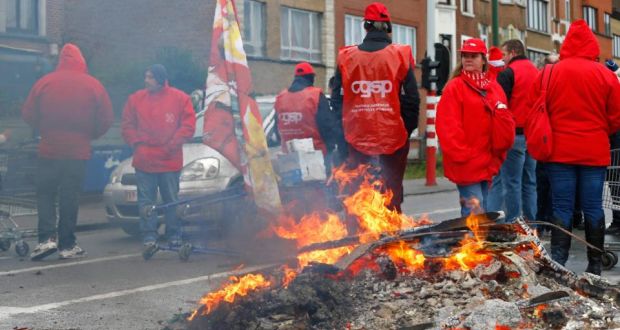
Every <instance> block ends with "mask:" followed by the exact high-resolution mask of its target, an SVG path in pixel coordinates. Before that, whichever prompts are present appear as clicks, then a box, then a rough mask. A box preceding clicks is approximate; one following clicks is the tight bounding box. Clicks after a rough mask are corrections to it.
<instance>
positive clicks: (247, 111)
mask: <svg viewBox="0 0 620 330" xmlns="http://www.w3.org/2000/svg"><path fill="white" fill-rule="evenodd" d="M216 1H217V4H216V7H215V19H214V20H213V38H212V39H211V54H210V58H209V70H208V76H207V85H206V93H205V94H206V95H205V97H206V102H205V106H206V107H207V110H206V112H205V116H204V129H203V131H204V132H203V133H204V134H203V141H204V143H205V144H207V145H208V146H210V147H212V148H214V149H215V150H217V151H219V152H220V153H221V154H222V155H223V156H224V157H226V158H227V159H228V160H230V161H231V162H232V163H233V164H234V165H235V166H236V167H237V168H238V169H239V170H240V171H241V172H242V173H243V177H244V181H245V184H246V187H247V188H248V190H249V191H250V192H251V193H252V194H253V197H254V201H255V203H256V205H257V206H258V207H259V208H260V209H262V210H264V211H267V212H270V213H272V214H277V213H278V212H279V211H280V207H281V203H280V194H279V191H278V184H277V181H276V176H275V173H274V171H273V167H272V165H271V159H270V157H269V149H268V147H267V140H266V138H265V132H264V131H263V123H262V118H261V115H260V112H259V111H258V106H257V104H256V101H255V100H254V99H253V98H252V97H250V95H249V94H250V93H251V91H252V76H251V74H250V68H249V67H248V63H247V58H246V55H245V51H244V49H243V40H242V39H241V29H240V27H239V21H238V19H237V10H236V7H235V4H234V1H233V0H216Z"/></svg>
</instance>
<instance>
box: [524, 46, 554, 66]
mask: <svg viewBox="0 0 620 330" xmlns="http://www.w3.org/2000/svg"><path fill="white" fill-rule="evenodd" d="M525 53H526V55H527V58H529V59H530V61H532V63H534V65H536V66H541V64H542V63H544V62H545V58H546V57H547V56H549V54H551V52H549V51H548V50H544V49H538V48H530V47H528V48H527V49H526V50H525ZM533 55H534V56H535V57H534V56H533Z"/></svg>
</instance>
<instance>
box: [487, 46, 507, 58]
mask: <svg viewBox="0 0 620 330" xmlns="http://www.w3.org/2000/svg"><path fill="white" fill-rule="evenodd" d="M503 58H504V54H502V50H501V49H499V48H497V47H495V46H493V47H491V49H489V61H499V60H501V59H503Z"/></svg>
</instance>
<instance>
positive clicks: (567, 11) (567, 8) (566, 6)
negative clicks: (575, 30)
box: [564, 0, 571, 22]
mask: <svg viewBox="0 0 620 330" xmlns="http://www.w3.org/2000/svg"><path fill="white" fill-rule="evenodd" d="M564 19H565V20H567V21H569V22H570V21H571V19H570V0H564Z"/></svg>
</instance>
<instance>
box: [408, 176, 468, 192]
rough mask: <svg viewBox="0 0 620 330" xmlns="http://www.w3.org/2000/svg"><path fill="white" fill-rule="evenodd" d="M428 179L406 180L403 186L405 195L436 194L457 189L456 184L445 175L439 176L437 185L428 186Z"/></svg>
mask: <svg viewBox="0 0 620 330" xmlns="http://www.w3.org/2000/svg"><path fill="white" fill-rule="evenodd" d="M425 184H426V179H413V180H405V181H404V182H403V188H404V190H405V192H404V194H405V196H410V195H424V194H434V193H439V192H445V191H454V190H456V185H455V184H454V183H452V182H450V181H449V180H448V179H446V178H444V177H439V178H437V185H434V186H426V185H425Z"/></svg>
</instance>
